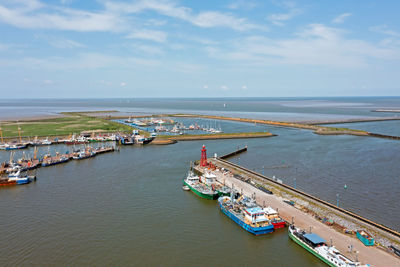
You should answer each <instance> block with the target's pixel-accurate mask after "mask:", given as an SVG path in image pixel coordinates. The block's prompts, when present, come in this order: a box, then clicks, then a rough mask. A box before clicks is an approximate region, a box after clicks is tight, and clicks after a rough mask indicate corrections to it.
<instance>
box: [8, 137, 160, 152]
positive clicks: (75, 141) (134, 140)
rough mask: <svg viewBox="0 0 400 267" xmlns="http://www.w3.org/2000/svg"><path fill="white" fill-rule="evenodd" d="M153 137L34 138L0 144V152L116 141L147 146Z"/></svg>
mask: <svg viewBox="0 0 400 267" xmlns="http://www.w3.org/2000/svg"><path fill="white" fill-rule="evenodd" d="M153 139H154V137H151V138H145V137H143V136H140V135H139V134H138V133H136V134H135V133H134V134H133V135H115V134H111V135H108V134H107V135H106V134H105V135H97V136H94V135H91V136H83V135H80V136H75V135H70V136H69V137H67V138H66V139H55V140H54V141H51V140H49V139H48V138H46V139H38V138H37V137H35V139H34V140H33V141H27V142H23V141H20V142H11V143H1V144H0V150H16V149H24V148H27V147H29V146H45V145H51V144H53V143H57V144H65V145H81V144H88V143H96V142H115V141H117V142H118V143H119V144H122V145H133V144H142V145H145V144H148V143H150V142H151V141H152V140H153Z"/></svg>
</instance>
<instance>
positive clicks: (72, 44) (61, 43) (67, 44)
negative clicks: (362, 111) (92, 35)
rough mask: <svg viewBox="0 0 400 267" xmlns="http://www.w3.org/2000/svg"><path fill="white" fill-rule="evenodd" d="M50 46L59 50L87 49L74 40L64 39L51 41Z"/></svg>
mask: <svg viewBox="0 0 400 267" xmlns="http://www.w3.org/2000/svg"><path fill="white" fill-rule="evenodd" d="M49 44H50V45H51V46H54V47H57V48H63V49H67V48H69V49H71V48H81V47H85V45H84V44H81V43H78V42H76V41H73V40H69V39H64V38H59V39H53V40H50V41H49Z"/></svg>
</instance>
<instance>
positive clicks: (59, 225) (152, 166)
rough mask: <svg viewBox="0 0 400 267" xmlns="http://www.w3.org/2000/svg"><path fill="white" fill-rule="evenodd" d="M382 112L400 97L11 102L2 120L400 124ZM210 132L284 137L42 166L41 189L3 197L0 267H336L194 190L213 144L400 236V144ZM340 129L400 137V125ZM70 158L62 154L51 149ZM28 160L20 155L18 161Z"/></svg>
mask: <svg viewBox="0 0 400 267" xmlns="http://www.w3.org/2000/svg"><path fill="white" fill-rule="evenodd" d="M375 109H400V97H365V98H363V97H346V98H257V99H254V98H234V99H230V98H227V99H100V100H98V99H96V100H95V99H67V100H63V99H46V100H44V99H38V100H0V120H6V119H20V118H22V117H24V118H26V117H37V116H49V115H55V114H57V113H58V112H62V111H83V110H117V111H118V112H119V113H120V114H126V115H127V116H129V115H136V114H156V113H162V114H173V113H193V114H215V115H225V116H236V117H252V118H260V119H271V120H282V121H285V120H287V121H327V120H341V119H348V118H351V119H357V118H376V117H395V116H396V115H398V116H400V113H397V114H396V113H385V112H372V110H375ZM183 122H184V123H185V124H186V123H189V122H188V121H183ZM190 122H192V121H190ZM202 123H203V124H206V125H207V124H209V125H218V126H219V127H221V128H222V130H223V131H225V132H235V131H240V132H244V131H269V132H271V133H274V134H277V135H278V136H276V137H271V138H257V139H237V140H211V141H186V142H178V143H177V144H174V145H168V146H153V145H147V146H143V147H139V146H133V147H123V148H122V149H121V151H120V152H113V153H108V154H103V155H98V156H96V157H95V158H92V159H87V160H82V161H72V162H68V163H66V164H63V165H56V166H52V167H47V168H40V169H38V170H37V176H38V180H37V181H36V182H35V183H31V184H29V185H25V186H15V187H3V188H0V210H1V214H2V216H1V220H0V236H1V239H0V240H1V242H0V249H1V251H2V255H1V257H0V266H57V265H61V266H64V265H69V266H71V265H74V266H77V265H80V266H82V265H84V266H92V265H93V266H111V265H112V266H144V265H145V266H188V265H191V266H205V265H208V266H209V265H212V266H250V265H266V266H324V265H323V264H322V263H321V262H320V261H319V260H318V259H317V258H315V257H314V256H312V255H311V254H310V253H307V252H306V251H305V250H304V249H302V248H301V247H299V246H298V245H296V244H295V243H294V242H292V241H291V240H289V239H288V236H287V233H286V230H282V231H277V232H275V233H273V234H271V235H267V236H259V237H255V236H252V235H251V234H249V233H247V232H246V231H244V230H242V229H241V228H240V227H238V226H237V225H236V224H235V223H233V222H232V221H231V220H230V219H228V218H227V217H226V216H225V215H224V214H222V213H221V212H220V211H219V209H218V207H217V205H216V202H214V201H208V200H203V199H200V198H198V197H197V196H195V195H194V194H192V193H191V192H186V191H183V190H182V179H183V177H184V176H185V175H186V173H187V170H188V168H189V164H190V161H194V160H197V159H199V158H200V149H201V146H202V145H203V144H205V145H206V147H207V149H208V151H207V152H208V153H209V155H213V154H214V153H217V154H224V153H228V152H231V151H232V150H234V149H236V148H237V146H243V145H248V152H246V153H243V154H241V155H240V156H237V157H235V158H231V159H230V160H231V161H233V162H235V163H239V164H240V165H243V166H245V167H247V168H250V169H254V170H256V171H258V172H260V173H262V172H264V173H265V175H267V176H275V177H277V178H279V179H281V180H282V181H283V182H284V183H286V184H289V185H294V181H295V179H296V186H297V188H299V189H301V190H304V191H305V192H308V193H311V194H314V195H316V196H318V197H320V198H322V199H324V200H327V201H329V202H331V203H335V204H336V201H337V199H336V195H337V194H339V196H340V206H342V207H344V208H346V209H349V210H351V211H354V212H356V213H358V214H360V215H363V216H365V217H367V218H370V219H372V220H375V221H377V222H379V223H382V224H384V225H387V226H389V227H391V228H393V229H396V230H398V231H399V230H400V210H399V209H398V207H397V204H398V200H399V192H400V164H399V162H400V141H396V140H389V139H378V138H372V137H358V136H346V135H343V136H342V135H340V136H320V135H315V134H313V133H312V132H311V131H307V130H298V129H286V128H281V127H273V126H268V125H254V124H249V123H238V122H229V121H221V122H219V121H217V122H215V121H213V120H209V121H207V120H204V121H202ZM330 126H334V125H330ZM339 126H340V127H347V128H354V129H364V130H368V131H372V132H376V133H382V134H390V135H397V136H400V121H378V122H363V123H351V124H340V125H339ZM339 126H338V127H339ZM67 149H70V147H66V146H64V145H55V146H51V147H50V148H47V147H41V148H40V152H41V153H42V154H43V153H47V152H49V151H50V152H52V153H54V152H55V151H59V152H64V151H65V150H67ZM25 153H28V154H29V153H32V150H31V149H30V150H26V151H25ZM21 155H22V151H18V152H16V155H15V156H14V157H15V158H18V157H20V156H21ZM9 157H10V152H8V151H0V161H1V162H3V161H6V160H8V159H9ZM280 166H285V167H284V168H283V167H280ZM344 185H347V189H344ZM289 255H290V256H289Z"/></svg>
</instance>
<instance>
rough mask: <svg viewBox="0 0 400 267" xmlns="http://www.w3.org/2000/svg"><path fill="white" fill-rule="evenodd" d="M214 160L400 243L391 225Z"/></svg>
mask: <svg viewBox="0 0 400 267" xmlns="http://www.w3.org/2000/svg"><path fill="white" fill-rule="evenodd" d="M213 161H214V162H215V165H217V166H218V165H223V166H224V167H225V168H226V167H227V168H228V169H230V170H232V169H236V170H237V171H239V172H242V173H244V174H246V175H249V176H251V177H255V178H258V179H259V180H261V181H266V182H268V183H269V184H273V185H274V187H276V188H278V190H279V189H281V190H284V191H287V192H289V194H292V195H297V196H300V197H302V198H305V199H306V200H308V201H311V202H313V203H316V204H317V205H322V206H323V207H325V208H328V209H329V210H331V211H333V212H335V213H337V214H339V215H341V216H343V217H345V218H348V219H350V220H352V221H355V222H356V223H357V224H359V225H362V226H364V227H367V228H369V229H372V230H373V231H374V232H377V233H379V234H380V235H382V236H384V237H386V238H388V239H390V240H394V241H395V242H397V243H398V244H400V233H399V232H397V231H395V230H393V229H391V228H389V227H386V226H384V225H382V224H379V223H376V222H373V221H371V220H369V219H367V218H364V217H362V216H360V215H358V214H356V213H354V212H351V211H348V210H345V209H343V208H340V207H337V206H336V205H333V204H331V203H329V202H327V201H324V200H322V199H319V198H317V197H315V196H312V195H310V194H308V193H305V192H303V191H300V190H298V189H296V188H293V187H291V186H289V185H285V184H283V183H279V182H277V181H275V180H273V179H272V178H269V177H266V176H263V175H261V174H259V173H257V172H254V171H252V170H249V169H247V168H244V167H242V166H239V165H237V164H234V163H232V162H229V161H226V160H224V159H221V158H217V159H213Z"/></svg>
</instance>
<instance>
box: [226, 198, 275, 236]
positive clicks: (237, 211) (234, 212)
mask: <svg viewBox="0 0 400 267" xmlns="http://www.w3.org/2000/svg"><path fill="white" fill-rule="evenodd" d="M218 205H219V207H220V209H221V211H222V212H223V213H224V214H225V215H226V216H228V217H229V218H231V219H232V220H233V221H234V222H235V223H237V224H238V225H239V226H240V227H242V228H243V229H245V230H246V231H247V232H249V233H252V234H254V235H263V234H269V233H272V232H273V231H274V226H273V225H272V223H271V222H270V220H269V219H268V217H267V216H266V215H265V212H264V210H263V209H262V208H261V207H259V206H257V205H256V204H255V203H254V202H247V203H246V202H244V201H243V197H240V198H239V199H237V200H235V199H233V201H232V198H231V197H228V196H222V197H220V198H218Z"/></svg>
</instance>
